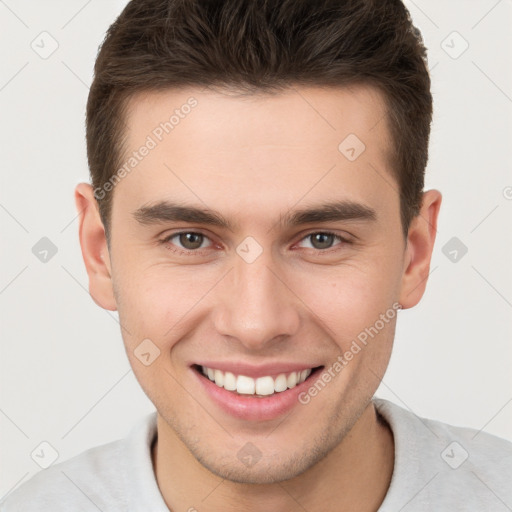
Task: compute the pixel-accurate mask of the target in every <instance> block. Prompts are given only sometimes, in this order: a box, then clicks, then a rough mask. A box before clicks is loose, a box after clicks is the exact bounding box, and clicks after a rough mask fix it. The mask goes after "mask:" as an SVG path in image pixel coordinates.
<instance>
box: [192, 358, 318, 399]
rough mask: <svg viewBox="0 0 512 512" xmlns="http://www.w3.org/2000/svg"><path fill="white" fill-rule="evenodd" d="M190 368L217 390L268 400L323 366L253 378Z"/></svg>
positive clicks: (316, 372) (218, 370)
mask: <svg viewBox="0 0 512 512" xmlns="http://www.w3.org/2000/svg"><path fill="white" fill-rule="evenodd" d="M192 368H193V369H194V370H195V372H196V373H198V374H199V375H200V377H201V378H202V379H207V380H209V381H210V382H211V383H213V384H215V386H217V387H218V388H222V389H224V390H226V391H229V392H231V393H232V394H234V395H238V396H240V397H257V398H269V397H273V396H275V395H280V394H283V393H285V392H286V391H288V390H290V389H294V388H296V387H297V386H300V385H301V384H302V383H304V382H305V381H307V380H310V379H311V378H313V377H314V376H316V375H317V374H318V373H319V372H320V371H321V370H322V369H323V368H324V366H323V365H322V366H315V367H310V368H303V369H301V370H295V371H291V372H282V373H277V374H269V375H262V376H259V377H254V378H253V377H250V376H248V375H243V374H238V375H237V374H235V373H232V372H229V371H222V370H220V369H218V368H209V367H207V366H203V365H198V364H193V365H192ZM301 387H302V386H301Z"/></svg>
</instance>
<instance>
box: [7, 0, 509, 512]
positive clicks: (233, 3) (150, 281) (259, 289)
mask: <svg viewBox="0 0 512 512" xmlns="http://www.w3.org/2000/svg"><path fill="white" fill-rule="evenodd" d="M431 116H432V97H431V94H430V80H429V76H428V72H427V69H426V65H425V49H424V47H423V44H422V41H421V37H420V35H419V33H418V31H417V30H415V29H414V27H413V26H412V24H411V21H410V18H409V16H408V13H407V11H406V9H405V8H404V6H403V5H402V3H401V2H400V1H398V0H389V1H382V0H349V1H344V0H337V1H326V2H315V1H298V0H293V1H282V0H279V1H278V0H275V1H271V0H267V1H263V0H262V1H254V0H253V1H243V0H225V1H217V2H208V1H207V0H196V1H192V0H132V1H131V2H130V3H129V4H128V5H127V7H126V8H125V10H124V11H123V13H122V14H121V15H120V17H119V18H118V19H117V20H116V22H115V23H114V24H113V25H112V26H111V27H110V29H109V31H108V33H107V36H106V39H105V41H104V43H103V45H102V49H101V51H100V53H99V55H98V58H97V61H96V66H95V78H94V82H93V84H92V87H91V91H90V95H89V101H88V105H87V148H88V157H89V164H90V170H91V178H92V185H89V184H86V183H81V184H79V185H78V186H77V187H76V190H75V198H76V204H77V209H78V211H79V212H80V229H79V235H80V243H81V247H82V254H83V258H84V262H85V265H86V268H87V272H88V275H89V286H90V293H91V296H92V297H93V299H94V300H95V302H96V303H97V304H98V305H99V306H100V307H102V308H105V309H108V310H117V311H118V312H119V319H120V323H121V325H122V336H123V340H124V343H125V347H126V353H127V356H128V358H129V360H130V363H131V366H132V368H133V371H134V373H135V375H136V377H137V379H138V381H139V383H140V384H141V386H142V388H143V389H144V391H145V393H146V394H147V395H148V397H149V398H150V399H151V401H152V402H153V403H154V405H155V407H156V410H157V411H156V413H155V414H152V415H151V416H149V417H148V418H145V419H144V420H143V421H141V423H140V424H139V425H138V426H136V427H135V428H134V430H133V432H132V434H131V435H130V437H129V438H128V439H126V440H121V441H116V442H113V443H111V444H108V445H105V446H101V447H97V448H93V449H91V450H89V451H87V452H85V453H83V454H81V455H79V456H77V457H75V458H73V459H71V460H69V461H66V462H63V463H60V464H57V465H54V466H52V467H51V468H49V469H48V470H45V471H44V472H41V473H39V474H37V475H36V476H35V477H34V478H33V479H32V480H31V481H29V482H28V483H27V484H25V485H23V486H21V487H20V488H18V489H17V490H16V491H14V492H13V493H11V495H9V496H8V497H7V499H6V500H5V501H4V503H3V504H2V506H1V510H2V511H6V512H9V511H11V510H27V511H32V510H51V511H55V510H66V511H69V510H104V511H107V510H137V511H138V510H141V511H142V510H144V511H167V510H171V511H181V510H183V511H186V510H188V511H194V510H198V511H218V510H227V511H229V510H247V511H269V510H270V511H279V512H281V511H282V512H285V511H291V510H297V508H298V509H302V510H308V511H313V510H325V511H337V510H357V511H376V510H379V511H397V510H455V509H461V510H484V509H485V510H506V509H507V508H510V507H512V493H511V490H510V486H509V482H510V478H511V469H512V446H511V444H510V443H508V442H506V441H504V440H502V439H499V438H497V437H493V436H491V435H488V434H486V433H483V432H482V433H477V432H475V431H473V430H471V429H466V428H461V427H453V426H450V425H446V424H442V423H440V422H437V421H433V420H426V419H422V418H418V417H416V416H415V415H413V414H412V413H411V412H409V411H406V410H405V409H402V408H401V407H398V406H397V405H395V404H392V403H391V402H388V401H386V400H382V399H377V398H374V393H375V391H376V389H377V387H378V385H379V383H380V381H381V379H382V377H383V375H384V373H385V370H386V367H387V365H388V361H389V357H390V354H391V350H392V344H393V338H394V332H395V326H396V321H397V316H398V311H399V310H400V309H407V308H411V307H413V306H415V305H416V304H417V303H418V302H419V301H420V299H421V297H422V295H423V293H424V291H425V287H426V283H427V277H428V274H429V265H430V259H431V254H432V250H433V246H434V241H435V235H436V226H437V219H438V214H439V209H440V205H441V194H440V193H439V192H438V191H437V190H429V191H426V192H424V191H423V177H424V170H425V165H426V162H427V155H428V138H429V131H430V123H431ZM477 434H478V435H477Z"/></svg>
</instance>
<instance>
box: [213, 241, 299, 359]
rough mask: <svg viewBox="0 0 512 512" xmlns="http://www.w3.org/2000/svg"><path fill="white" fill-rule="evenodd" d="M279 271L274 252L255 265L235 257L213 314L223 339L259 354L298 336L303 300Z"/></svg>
mask: <svg viewBox="0 0 512 512" xmlns="http://www.w3.org/2000/svg"><path fill="white" fill-rule="evenodd" d="M276 268H277V267H275V265H273V264H272V257H271V255H270V251H263V253H262V254H261V255H260V256H259V258H258V259H257V260H256V261H254V262H252V263H247V262H246V261H244V260H243V259H242V258H239V257H238V256H235V261H234V268H233V269H232V270H231V272H229V274H228V275H227V276H226V279H225V280H223V283H222V286H221V289H220V290H219V292H220V294H221V297H220V301H219V303H218V305H217V307H216V309H215V312H214V314H213V317H214V325H215V327H216V329H217V332H218V333H219V334H220V335H222V336H225V337H230V338H233V339H236V340H237V341H238V342H239V343H240V344H242V345H243V346H244V347H245V348H246V349H248V350H251V351H259V350H265V349H266V348H268V345H269V344H273V343H274V344H275V343H276V342H277V341H279V340H282V339H286V338H287V337H289V336H292V335H293V334H295V333H296V332H297V330H298V328H299V325H300V310H299V304H300V300H299V299H298V298H297V297H296V296H295V295H294V293H293V291H292V290H291V289H290V288H289V285H288V284H287V283H286V280H285V279H284V276H283V275H282V272H279V270H276Z"/></svg>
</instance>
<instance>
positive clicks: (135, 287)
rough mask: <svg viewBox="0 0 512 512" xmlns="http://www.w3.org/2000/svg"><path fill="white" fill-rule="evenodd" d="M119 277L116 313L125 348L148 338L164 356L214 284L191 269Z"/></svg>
mask: <svg viewBox="0 0 512 512" xmlns="http://www.w3.org/2000/svg"><path fill="white" fill-rule="evenodd" d="M120 274H121V275H122V278H121V279H120V280H119V282H118V290H119V292H118V293H119V296H120V307H119V308H118V310H119V318H120V321H121V323H122V325H123V326H124V327H126V329H123V338H124V340H125V343H126V345H127V346H129V347H130V348H132V349H133V348H134V347H135V346H136V345H137V344H138V343H140V342H141V340H143V339H145V338H150V339H151V340H152V341H153V342H154V343H155V344H157V345H158V347H159V348H160V350H161V351H167V352H168V350H169V348H171V347H172V346H173V345H174V344H175V343H176V342H177V341H178V340H179V339H180V337H181V336H182V335H183V334H184V330H185V329H186V328H187V321H188V318H189V316H190V315H194V314H195V307H196V306H197V305H198V303H199V302H200V301H201V298H202V297H204V296H205V295H206V294H207V292H208V290H209V289H210V288H211V282H215V279H214V277H215V276H214V275H208V274H205V273H204V272H198V271H197V269H194V268H193V267H190V268H189V269H184V268H181V269H177V268H172V267H170V266H165V265H161V264H158V265H153V266H151V267H147V268H146V269H144V270H142V271H140V272H137V274H136V275H135V273H133V272H132V273H131V274H130V273H120ZM210 278H211V279H210ZM188 327H189V328H190V326H188Z"/></svg>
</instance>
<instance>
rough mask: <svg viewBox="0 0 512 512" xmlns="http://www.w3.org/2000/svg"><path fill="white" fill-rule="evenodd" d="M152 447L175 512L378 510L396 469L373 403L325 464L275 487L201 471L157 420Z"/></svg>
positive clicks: (158, 475) (164, 490)
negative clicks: (319, 506) (156, 436)
mask: <svg viewBox="0 0 512 512" xmlns="http://www.w3.org/2000/svg"><path fill="white" fill-rule="evenodd" d="M157 428H158V440H157V441H156V442H155V443H154V445H153V447H152V458H153V467H154V471H155V475H156V479H157V482H158V486H159V488H160V492H161V493H162V496H163V498H164V500H165V502H166V504H167V506H168V507H169V509H170V510H171V511H177V510H194V507H196V508H198V510H199V509H200V510H201V511H204V512H208V511H215V510H224V511H226V512H231V511H233V512H234V511H239V510H241V509H242V510H248V511H251V512H260V511H261V512H265V511H268V510H274V511H276V512H292V511H294V512H295V511H296V510H297V504H298V503H299V504H300V506H301V507H302V508H303V509H306V510H316V509H318V503H322V510H325V511H328V512H330V511H332V512H334V511H338V510H358V511H361V512H374V511H376V510H378V508H379V506H380V505H381V503H382V501H383V500H384V497H385V496H386V493H387V490H388V488H389V484H390V482H391V476H392V473H393V466H394V441H393V434H392V432H391V429H390V428H389V426H388V425H387V424H386V423H385V421H384V420H382V419H379V417H378V416H377V413H376V410H375V408H374V406H373V403H372V402H370V403H369V405H368V407H367V408H366V409H365V411H364V412H363V414H362V415H361V416H360V417H359V419H358V420H357V422H356V423H355V425H354V426H353V427H352V429H351V430H350V432H349V433H348V434H347V435H346V436H345V437H344V438H343V440H342V441H341V442H340V443H339V444H338V445H337V446H336V448H335V449H334V450H332V451H331V452H330V453H329V454H328V455H327V456H326V457H324V458H323V459H322V460H321V461H320V462H318V463H317V464H315V465H314V466H312V467H310V468H309V469H308V470H306V471H305V472H303V473H302V474H300V475H298V476H296V477H294V478H292V479H289V480H285V481H282V482H277V483H272V484H241V483H237V482H231V481H229V480H225V479H221V478H219V477H218V476H216V475H214V474H213V473H211V472H210V471H209V470H207V469H206V468H205V467H204V466H202V465H201V464H200V463H199V462H198V461H197V460H196V459H195V457H194V456H193V455H192V454H191V453H190V451H189V450H188V449H187V447H186V446H185V445H184V444H183V443H182V442H181V440H180V439H179V438H178V437H177V436H176V435H175V434H174V431H173V430H172V429H171V427H170V426H169V425H168V424H167V423H166V422H165V420H164V419H163V418H162V417H161V416H160V415H158V422H157Z"/></svg>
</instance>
